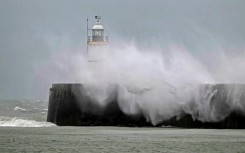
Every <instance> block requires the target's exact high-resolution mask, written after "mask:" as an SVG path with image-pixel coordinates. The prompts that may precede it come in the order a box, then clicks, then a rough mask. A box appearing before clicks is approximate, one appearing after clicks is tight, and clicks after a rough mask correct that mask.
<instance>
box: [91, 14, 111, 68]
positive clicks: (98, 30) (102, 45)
mask: <svg viewBox="0 0 245 153" xmlns="http://www.w3.org/2000/svg"><path fill="white" fill-rule="evenodd" d="M95 19H96V23H95V25H94V26H93V28H92V29H88V28H87V34H88V39H87V47H88V48H87V49H88V50H87V52H88V62H89V63H90V64H91V63H98V62H99V63H100V64H101V63H103V62H104V61H105V55H106V53H105V51H106V46H107V45H108V36H104V28H103V26H102V25H101V23H100V20H101V17H100V16H95ZM89 31H91V33H92V36H89Z"/></svg>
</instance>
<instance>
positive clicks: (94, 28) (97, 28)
mask: <svg viewBox="0 0 245 153" xmlns="http://www.w3.org/2000/svg"><path fill="white" fill-rule="evenodd" d="M103 29H104V28H103V26H102V25H101V24H100V23H96V24H95V25H94V26H93V30H103Z"/></svg>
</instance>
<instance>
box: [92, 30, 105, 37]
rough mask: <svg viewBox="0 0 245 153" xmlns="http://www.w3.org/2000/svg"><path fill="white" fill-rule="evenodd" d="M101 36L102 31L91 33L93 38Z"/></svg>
mask: <svg viewBox="0 0 245 153" xmlns="http://www.w3.org/2000/svg"><path fill="white" fill-rule="evenodd" d="M102 34H103V32H102V30H94V31H93V35H94V36H102Z"/></svg>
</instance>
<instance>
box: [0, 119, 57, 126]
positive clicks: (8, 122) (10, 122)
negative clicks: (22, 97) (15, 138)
mask: <svg viewBox="0 0 245 153" xmlns="http://www.w3.org/2000/svg"><path fill="white" fill-rule="evenodd" d="M1 126H2V127H52V126H56V125H55V124H53V123H50V122H38V121H35V120H27V119H21V118H16V117H14V118H10V117H3V116H1V117H0V127H1Z"/></svg>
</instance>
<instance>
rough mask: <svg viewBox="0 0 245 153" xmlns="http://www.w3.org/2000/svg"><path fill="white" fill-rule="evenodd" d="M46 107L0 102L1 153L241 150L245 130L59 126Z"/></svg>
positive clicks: (37, 102)
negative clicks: (49, 116) (49, 117)
mask: <svg viewBox="0 0 245 153" xmlns="http://www.w3.org/2000/svg"><path fill="white" fill-rule="evenodd" d="M47 106H48V103H47V101H42V100H0V152H1V153H5V152H16V153H19V152H50V153H51V152H65V153H66V152H85V153H86V152H102V153H103V152H105V153H107V152H115V153H116V152H146V153H151V152H166V153H197V152H204V153H209V152H210V153H220V152H227V153H245V130H216V129H180V128H123V127H58V126H56V125H54V124H52V123H48V122H46V117H47Z"/></svg>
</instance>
